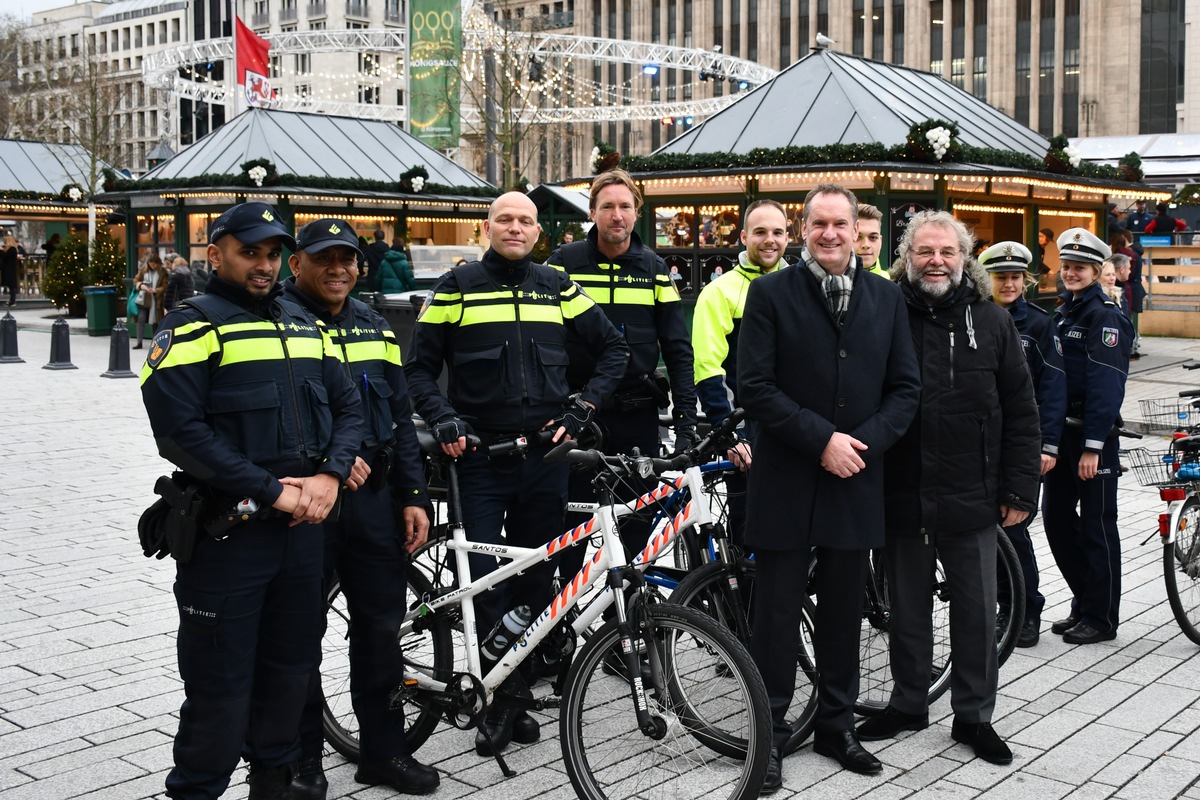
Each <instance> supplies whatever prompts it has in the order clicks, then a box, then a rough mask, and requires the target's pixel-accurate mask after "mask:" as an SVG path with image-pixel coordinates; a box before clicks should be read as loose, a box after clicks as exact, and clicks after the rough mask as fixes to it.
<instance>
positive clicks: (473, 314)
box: [458, 304, 517, 327]
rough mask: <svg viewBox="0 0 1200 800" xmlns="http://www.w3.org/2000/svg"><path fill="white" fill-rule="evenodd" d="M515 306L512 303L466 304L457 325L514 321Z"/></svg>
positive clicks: (515, 318)
mask: <svg viewBox="0 0 1200 800" xmlns="http://www.w3.org/2000/svg"><path fill="white" fill-rule="evenodd" d="M516 321H517V308H516V306H514V305H512V304H505V305H498V306H475V305H471V306H467V307H466V308H464V309H463V310H462V321H461V322H459V323H458V324H459V325H462V326H464V327H465V326H467V325H482V324H484V323H487V322H516Z"/></svg>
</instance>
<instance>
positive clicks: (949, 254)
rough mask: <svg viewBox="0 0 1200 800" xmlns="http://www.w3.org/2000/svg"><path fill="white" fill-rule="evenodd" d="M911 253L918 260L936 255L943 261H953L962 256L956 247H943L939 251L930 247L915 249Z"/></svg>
mask: <svg viewBox="0 0 1200 800" xmlns="http://www.w3.org/2000/svg"><path fill="white" fill-rule="evenodd" d="M912 253H913V255H914V256H916V257H917V258H920V259H930V258H933V256H934V254H935V253H936V254H937V255H939V256H941V257H942V260H943V261H953V260H955V259H956V258H958V257H959V256H960V255H961V254H962V251H961V250H959V249H958V248H957V247H943V248H942V249H941V250H934V249H933V248H932V247H917V248H915V249H914V250H913V251H912Z"/></svg>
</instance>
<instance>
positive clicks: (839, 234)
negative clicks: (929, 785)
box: [738, 184, 921, 792]
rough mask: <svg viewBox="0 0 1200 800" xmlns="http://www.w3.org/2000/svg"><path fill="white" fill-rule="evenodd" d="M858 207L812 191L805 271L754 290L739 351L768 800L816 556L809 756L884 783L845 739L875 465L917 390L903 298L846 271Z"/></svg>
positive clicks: (876, 279)
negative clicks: (770, 737)
mask: <svg viewBox="0 0 1200 800" xmlns="http://www.w3.org/2000/svg"><path fill="white" fill-rule="evenodd" d="M857 207H858V201H857V199H856V198H855V196H854V194H853V193H851V192H850V191H848V190H846V189H845V188H843V187H842V186H839V185H837V184H822V185H820V186H818V187H817V188H815V189H813V191H811V192H809V194H808V197H806V198H805V201H804V218H803V222H804V226H803V230H804V250H803V253H802V259H803V261H802V263H801V264H798V265H796V266H794V267H791V268H789V269H786V270H779V271H777V272H773V273H771V274H769V275H764V276H762V277H761V278H759V279H758V280H756V281H755V282H754V283H752V284H751V285H750V292H749V295H748V297H747V300H746V312H745V316H744V317H743V318H742V329H741V336H740V337H739V341H738V372H739V377H738V382H739V392H740V399H741V401H742V405H743V406H744V407H745V409H746V412H747V414H748V415H749V416H751V417H753V418H754V419H756V420H758V421H759V425H760V428H759V433H758V438H757V440H756V442H755V460H754V466H753V468H752V470H751V473H750V482H749V489H748V491H749V497H748V503H747V505H748V507H749V511H748V518H747V526H746V544H747V545H748V546H749V547H750V548H752V549H753V550H754V552H755V558H756V564H757V567H756V569H757V577H756V587H757V588H756V594H757V602H756V603H755V606H754V619H753V622H752V625H753V631H752V637H751V648H750V649H751V654H752V655H753V656H754V661H755V663H756V664H757V665H758V668H759V670H760V671H761V672H762V675H763V679H764V681H765V682H766V685H767V693H768V695H769V697H770V701H771V714H772V717H773V721H774V732H775V733H774V736H775V745H776V747H775V748H774V750H773V752H772V758H771V761H770V763H769V766H768V770H767V781H766V785H765V786H764V791H767V792H771V791H775V790H776V789H778V788H779V787H780V786H781V785H782V780H781V776H780V768H779V767H780V765H779V758H780V754H779V752H778V748H779V747H780V746H781V745H782V743H783V742H784V741H786V737H787V732H788V729H787V728H786V726H785V724H784V719H785V714H786V712H787V709H788V706H789V705H790V703H791V699H792V692H793V687H794V685H795V679H796V663H797V652H798V651H797V648H798V637H799V630H800V615H801V600H802V598H803V595H804V592H805V590H806V587H805V584H806V580H805V576H806V575H807V574H808V562H809V558H810V554H811V553H812V551H813V548H815V549H816V556H817V559H818V562H819V564H820V568H819V574H818V577H817V617H816V620H815V634H814V639H815V642H814V643H815V646H816V657H817V667H818V670H819V676H818V679H817V704H818V711H817V723H816V734H815V742H814V749H815V750H816V752H818V753H821V754H822V755H826V756H829V757H830V758H833V759H835V760H837V761H838V762H839V763H840V764H842V766H843V767H845V768H846V769H850V770H853V771H855V772H862V773H875V772H879V771H880V770H881V769H882V767H881V765H880V763H879V761H878V760H877V759H876V758H875V757H874V756H872V755H871V754H870V753H868V752H867V751H866V750H865V749H863V747H862V746H861V745H860V744H859V742H858V740H857V739H856V738H855V735H854V702H855V699H856V698H857V696H858V654H859V627H860V624H861V615H862V600H863V585H864V583H865V581H866V573H867V558H868V554H869V551H870V549H871V548H874V547H879V546H881V545H882V544H883V541H884V535H883V461H882V459H883V454H884V452H886V451H887V449H888V448H889V447H891V446H892V444H893V443H895V442H896V441H897V440H898V439H899V438H900V437H901V436H902V435H903V434H904V431H905V430H906V429H907V428H908V425H909V422H910V421H911V420H912V418H913V416H914V414H915V413H916V410H917V403H918V400H919V397H920V393H921V390H920V377H919V375H920V372H919V368H918V365H917V360H916V356H915V354H914V351H913V347H912V340H911V337H910V336H909V335H908V315H907V312H906V311H905V308H904V299H903V297H902V296H901V294H900V289H899V287H898V286H896V285H895V284H893V283H891V282H890V281H888V280H887V279H886V278H882V277H880V276H878V275H874V274H871V273H869V272H868V271H866V270H864V269H861V268H859V267H857V266H856V258H855V255H854V249H853V246H854V241H855V237H856V236H857V227H858V226H857V219H858V210H857Z"/></svg>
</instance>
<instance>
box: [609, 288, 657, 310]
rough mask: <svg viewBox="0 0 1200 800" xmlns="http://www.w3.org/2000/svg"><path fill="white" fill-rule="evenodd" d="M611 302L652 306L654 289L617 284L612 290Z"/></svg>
mask: <svg viewBox="0 0 1200 800" xmlns="http://www.w3.org/2000/svg"><path fill="white" fill-rule="evenodd" d="M613 303H614V304H615V305H619V306H652V305H654V290H653V289H641V288H634V287H625V286H618V287H617V288H616V289H615V290H614V291H613Z"/></svg>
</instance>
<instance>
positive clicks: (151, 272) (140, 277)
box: [133, 253, 170, 350]
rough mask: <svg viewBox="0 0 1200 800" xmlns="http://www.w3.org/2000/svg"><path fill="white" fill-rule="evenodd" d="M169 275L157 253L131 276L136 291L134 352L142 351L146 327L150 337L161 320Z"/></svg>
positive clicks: (152, 254) (151, 255)
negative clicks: (135, 338) (136, 309)
mask: <svg viewBox="0 0 1200 800" xmlns="http://www.w3.org/2000/svg"><path fill="white" fill-rule="evenodd" d="M169 280H170V275H169V274H168V273H167V269H166V267H164V266H163V260H162V259H161V258H160V257H159V256H158V254H157V253H151V254H150V256H149V257H148V258H147V259H146V263H144V264H142V268H141V269H139V270H138V271H137V274H136V275H134V276H133V286H134V288H135V289H137V291H138V296H137V307H138V315H137V344H135V345H134V346H133V349H134V350H141V349H142V336H143V334H144V332H145V329H146V325H149V326H150V335H151V336H153V335H154V331H155V330H157V328H158V322H159V320H161V319H162V318H163V313H164V307H163V306H164V303H165V295H166V293H167V282H168V281H169Z"/></svg>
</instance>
